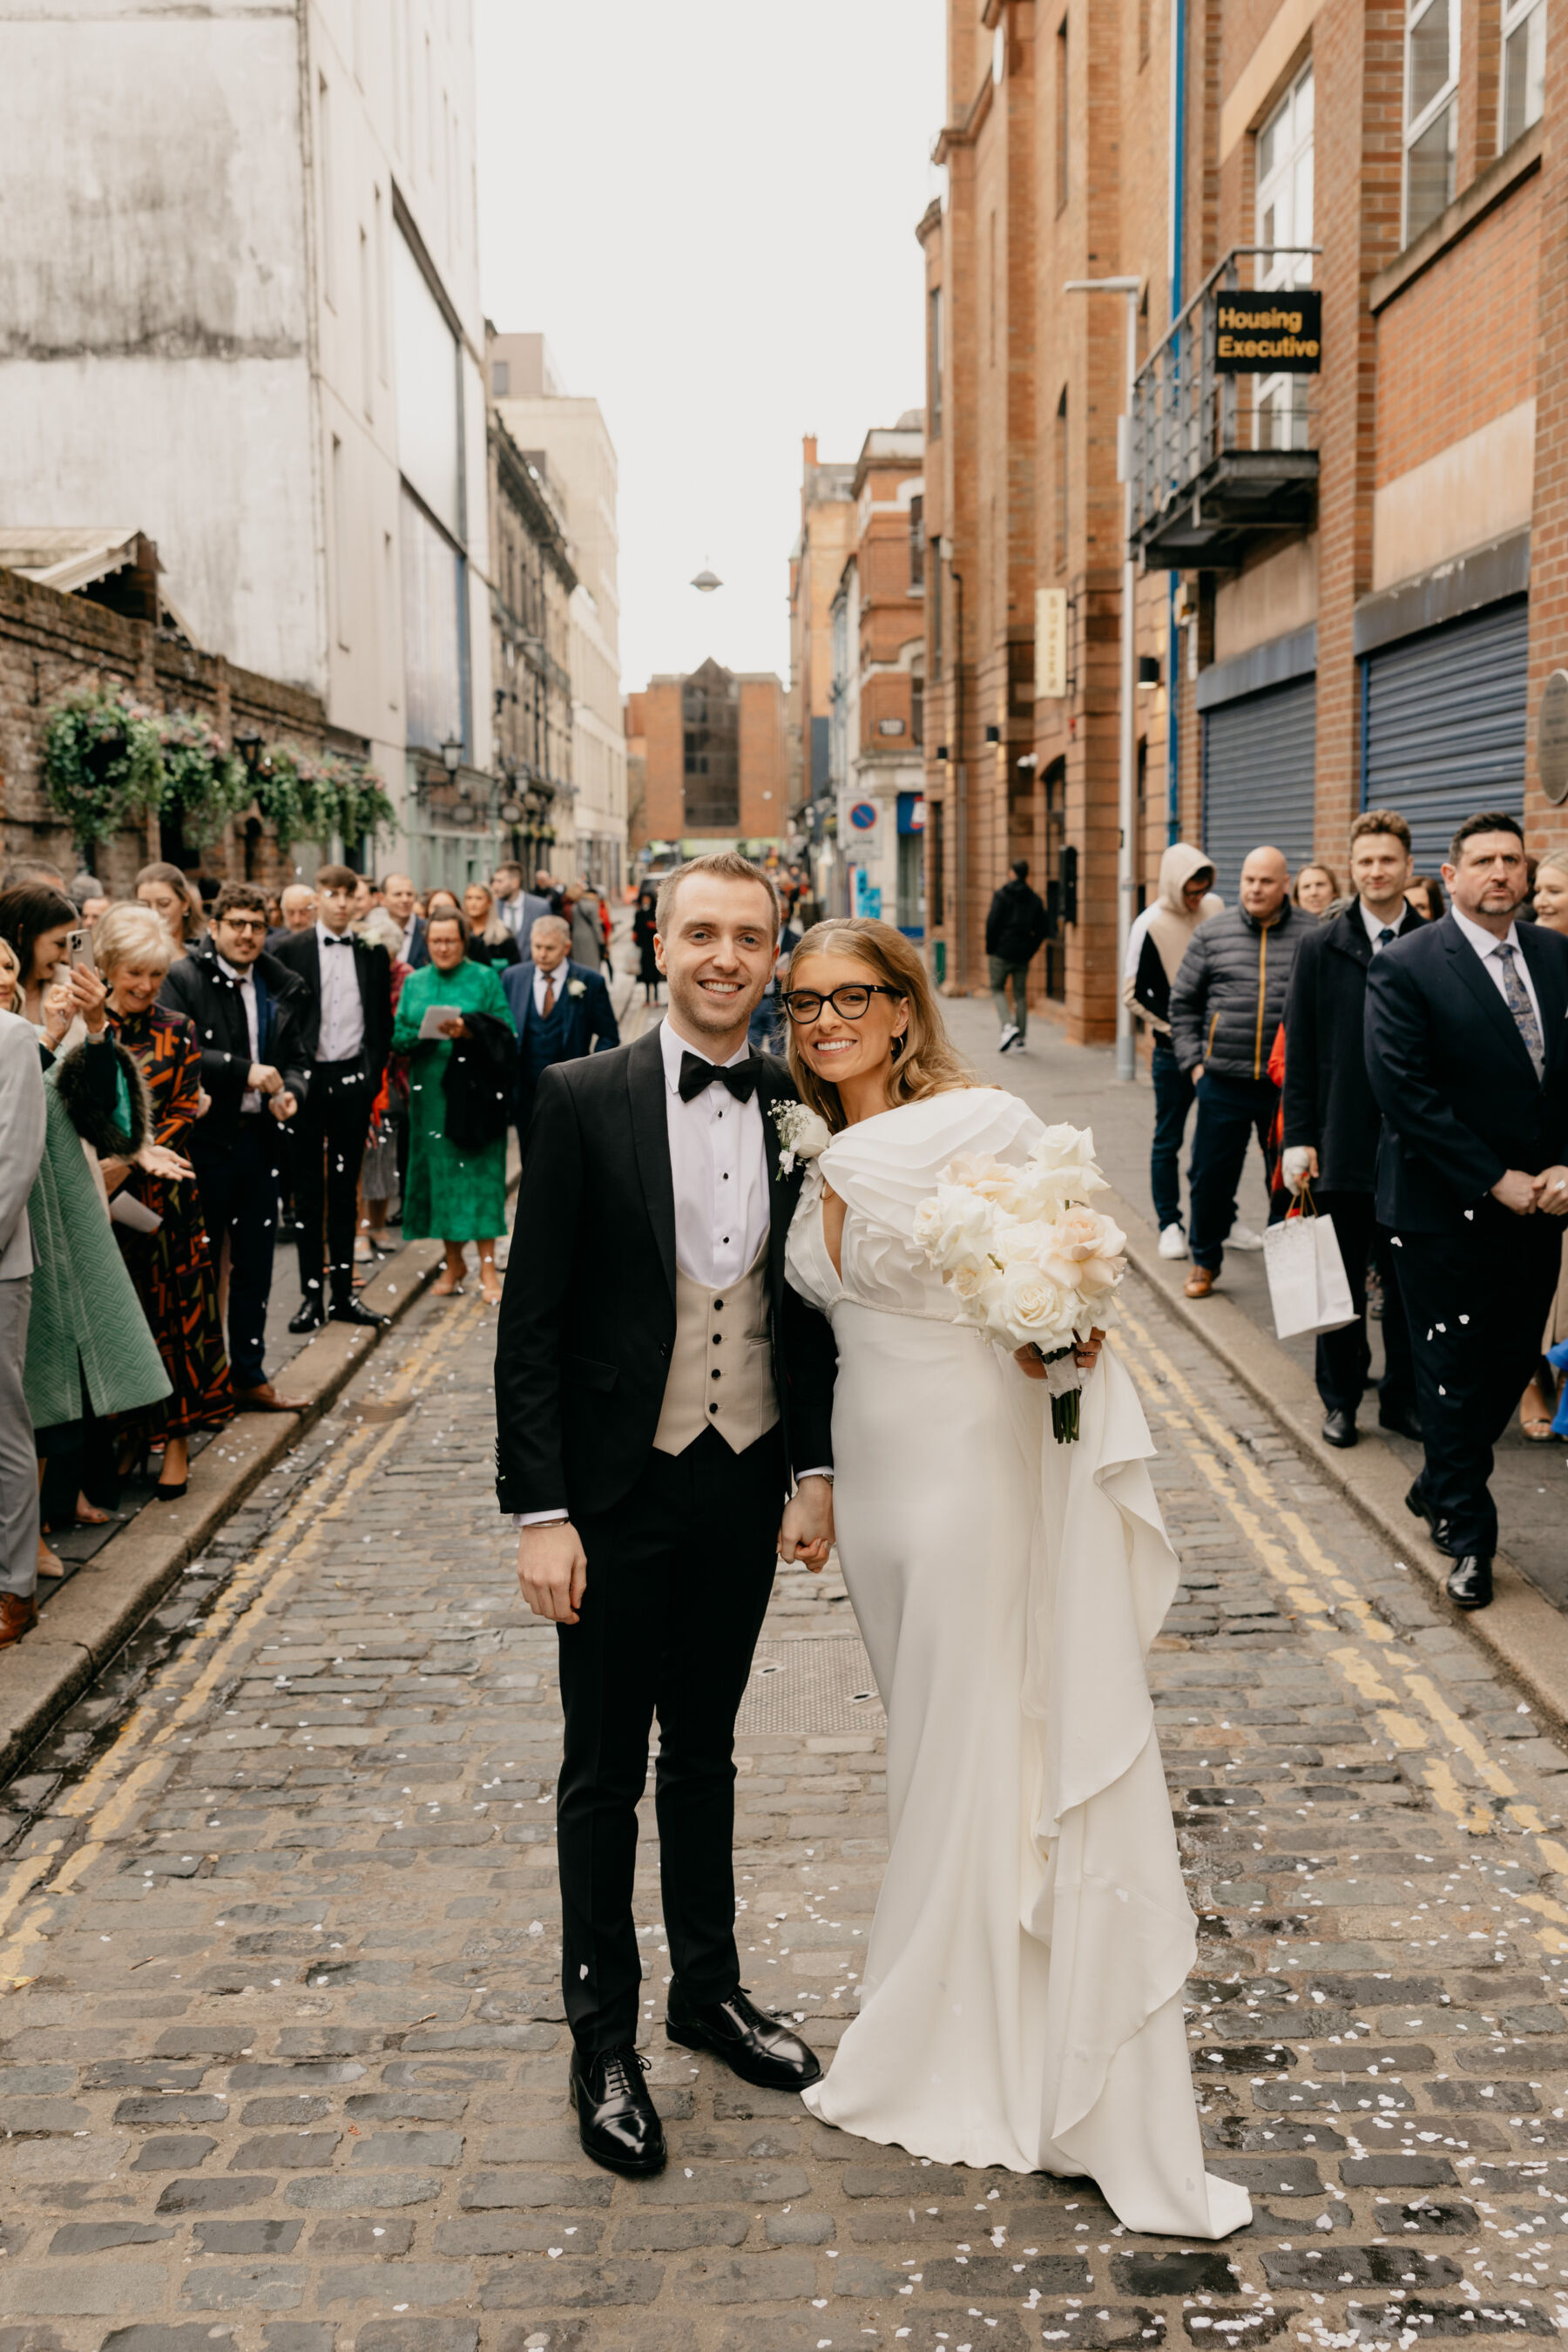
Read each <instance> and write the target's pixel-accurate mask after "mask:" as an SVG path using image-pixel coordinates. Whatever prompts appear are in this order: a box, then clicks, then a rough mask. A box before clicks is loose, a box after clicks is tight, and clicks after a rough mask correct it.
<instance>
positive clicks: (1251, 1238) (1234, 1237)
mask: <svg viewBox="0 0 1568 2352" xmlns="http://www.w3.org/2000/svg"><path fill="white" fill-rule="evenodd" d="M1225 1245H1226V1249H1238V1250H1260V1249H1261V1248H1262V1247H1263V1236H1262V1234H1255V1233H1254V1232H1253V1230H1252V1227H1251V1226H1250V1225H1243V1224H1235V1225H1232V1227H1231V1229H1230V1231H1229V1233H1228V1234H1226V1237H1225Z"/></svg>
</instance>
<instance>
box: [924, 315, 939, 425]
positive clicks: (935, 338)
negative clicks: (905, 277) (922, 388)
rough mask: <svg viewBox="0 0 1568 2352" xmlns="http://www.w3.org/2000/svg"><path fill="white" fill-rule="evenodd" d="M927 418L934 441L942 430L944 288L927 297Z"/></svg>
mask: <svg viewBox="0 0 1568 2352" xmlns="http://www.w3.org/2000/svg"><path fill="white" fill-rule="evenodd" d="M926 420H927V429H928V430H929V432H930V434H931V439H932V440H933V441H934V440H935V439H936V438H937V437H938V436H939V435H940V434H941V432H942V288H941V287H940V286H933V287H932V288H931V292H930V293H929V294H928V295H927V297H926Z"/></svg>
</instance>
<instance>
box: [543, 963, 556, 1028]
mask: <svg viewBox="0 0 1568 2352" xmlns="http://www.w3.org/2000/svg"><path fill="white" fill-rule="evenodd" d="M554 1010H555V976H554V974H553V973H552V972H546V973H545V975H544V1018H545V1020H546V1021H548V1020H549V1018H550V1016H551V1014H552V1013H553V1012H554Z"/></svg>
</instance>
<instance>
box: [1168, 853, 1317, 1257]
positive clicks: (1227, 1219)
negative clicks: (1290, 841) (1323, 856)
mask: <svg viewBox="0 0 1568 2352" xmlns="http://www.w3.org/2000/svg"><path fill="white" fill-rule="evenodd" d="M1289 887H1290V868H1289V866H1288V865H1287V863H1286V861H1285V857H1284V854H1283V852H1282V851H1280V850H1278V849H1255V850H1253V851H1252V853H1251V855H1250V856H1248V858H1247V863H1246V865H1245V866H1243V867H1242V869H1241V904H1240V906H1239V907H1235V908H1227V910H1226V913H1224V914H1223V915H1216V916H1215V919H1214V920H1213V921H1212V922H1209V923H1205V924H1204V925H1203V926H1202V927H1201V928H1200V929H1198V930H1196V931H1194V933H1193V938H1192V943H1191V945H1190V946H1189V947H1188V949H1187V951H1186V954H1185V955H1184V957H1183V958H1182V963H1181V969H1180V971H1178V972H1177V974H1176V979H1175V985H1174V986H1173V989H1172V991H1171V1037H1172V1043H1173V1046H1174V1049H1175V1055H1176V1061H1177V1064H1178V1065H1179V1066H1180V1067H1181V1068H1182V1069H1184V1071H1186V1072H1187V1074H1188V1075H1189V1076H1191V1077H1192V1078H1193V1079H1194V1082H1195V1083H1196V1085H1197V1089H1198V1116H1197V1123H1196V1125H1195V1127H1194V1130H1193V1157H1192V1162H1191V1165H1190V1167H1189V1168H1188V1171H1187V1189H1188V1194H1189V1202H1190V1206H1191V1211H1192V1253H1193V1270H1192V1272H1191V1273H1190V1274H1189V1275H1188V1276H1187V1279H1186V1285H1185V1287H1186V1293H1187V1297H1189V1298H1206V1297H1208V1295H1209V1293H1210V1291H1211V1290H1212V1289H1213V1288H1214V1285H1215V1276H1216V1275H1217V1274H1218V1272H1219V1270H1220V1266H1221V1265H1222V1263H1223V1262H1224V1257H1225V1244H1226V1239H1227V1237H1228V1235H1229V1233H1230V1229H1231V1225H1232V1223H1234V1221H1235V1217H1236V1188H1237V1184H1238V1183H1239V1182H1240V1181H1241V1171H1242V1169H1243V1168H1244V1166H1245V1165H1246V1162H1247V1139H1248V1137H1249V1136H1251V1135H1253V1134H1256V1135H1257V1138H1258V1147H1259V1149H1260V1150H1261V1151H1262V1153H1263V1162H1264V1168H1265V1170H1266V1171H1267V1172H1268V1176H1269V1177H1270V1179H1272V1175H1273V1170H1272V1166H1271V1164H1270V1161H1269V1156H1268V1155H1269V1140H1268V1139H1269V1132H1270V1129H1272V1127H1273V1125H1274V1115H1275V1112H1276V1111H1277V1110H1278V1108H1279V1087H1277V1086H1276V1085H1275V1083H1274V1081H1273V1079H1272V1078H1271V1077H1270V1076H1269V1075H1268V1056H1269V1055H1270V1053H1271V1052H1272V1050H1273V1046H1274V1037H1275V1033H1276V1031H1277V1030H1278V1029H1279V1024H1280V1022H1281V1020H1282V1019H1283V1017H1284V1013H1285V998H1286V995H1287V992H1289V985H1290V972H1291V969H1292V967H1293V965H1294V963H1295V961H1296V950H1297V948H1298V947H1299V946H1300V941H1301V939H1302V937H1303V935H1304V933H1305V932H1306V931H1307V930H1309V929H1310V928H1311V927H1312V922H1313V918H1312V917H1310V915H1303V914H1302V912H1301V910H1300V908H1299V907H1292V906H1291V904H1290V901H1289V897H1288V895H1287V893H1288V892H1289ZM1288 1207H1289V1195H1288V1194H1287V1193H1285V1192H1279V1193H1278V1194H1272V1193H1271V1197H1270V1201H1269V1212H1268V1217H1269V1223H1271V1224H1272V1223H1276V1222H1277V1220H1278V1219H1279V1218H1280V1217H1282V1216H1283V1215H1284V1213H1285V1211H1286V1209H1287V1208H1288Z"/></svg>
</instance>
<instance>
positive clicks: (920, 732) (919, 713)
mask: <svg viewBox="0 0 1568 2352" xmlns="http://www.w3.org/2000/svg"><path fill="white" fill-rule="evenodd" d="M925 739H926V679H925V672H924V670H923V669H912V670H911V671H910V740H911V741H912V742H916V743H923V742H924V741H925Z"/></svg>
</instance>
